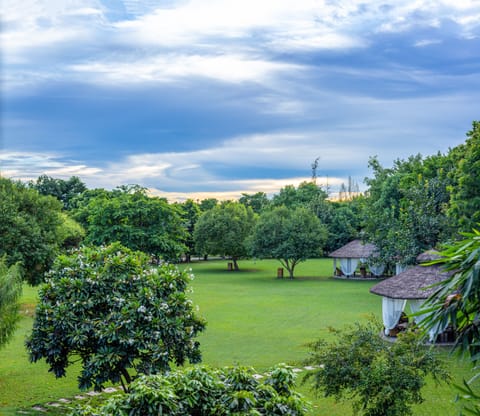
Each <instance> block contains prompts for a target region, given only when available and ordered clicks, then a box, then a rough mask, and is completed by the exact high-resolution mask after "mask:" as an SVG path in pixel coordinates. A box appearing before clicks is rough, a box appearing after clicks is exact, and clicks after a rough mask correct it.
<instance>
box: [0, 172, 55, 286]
mask: <svg viewBox="0 0 480 416" xmlns="http://www.w3.org/2000/svg"><path fill="white" fill-rule="evenodd" d="M61 209H62V206H61V203H60V202H59V201H57V200H55V199H54V198H52V197H47V196H43V195H40V194H39V193H38V192H37V191H35V190H34V189H29V188H28V187H27V186H25V185H24V184H22V183H20V182H14V181H12V180H9V179H5V178H1V177H0V241H1V244H0V256H2V255H6V256H7V257H6V259H7V264H8V265H12V264H15V263H20V264H21V266H22V275H23V278H24V279H25V280H26V281H28V282H29V283H30V284H32V285H35V284H38V283H39V282H41V281H42V280H43V274H44V272H45V271H46V270H48V269H49V268H50V265H51V264H52V261H53V259H54V258H55V256H56V254H57V252H58V249H59V246H60V244H61V243H62V237H61V236H60V235H59V231H60V230H61V224H62V222H63V221H62V218H61V216H60V213H61Z"/></svg>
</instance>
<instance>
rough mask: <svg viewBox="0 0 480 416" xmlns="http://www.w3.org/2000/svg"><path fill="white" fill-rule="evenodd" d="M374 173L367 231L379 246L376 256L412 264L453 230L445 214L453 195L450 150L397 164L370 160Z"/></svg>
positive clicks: (370, 186)
mask: <svg viewBox="0 0 480 416" xmlns="http://www.w3.org/2000/svg"><path fill="white" fill-rule="evenodd" d="M369 165H370V167H371V168H372V169H373V172H374V178H370V179H368V178H367V179H366V183H367V185H368V186H369V190H368V194H369V197H368V199H367V201H366V204H365V233H366V235H367V238H368V240H370V241H371V242H373V243H375V245H376V246H377V248H378V251H379V252H378V253H377V255H378V257H380V258H381V259H382V260H383V262H384V263H386V264H389V263H390V265H392V263H393V262H394V261H396V262H400V263H402V264H414V263H415V259H416V256H417V255H418V254H419V253H420V252H422V251H425V250H427V249H431V248H432V247H434V246H435V245H436V244H437V243H438V242H439V241H442V240H443V239H445V238H447V237H448V236H449V235H450V234H451V232H452V231H451V225H450V221H449V218H448V217H447V207H448V203H449V199H450V195H449V192H448V189H449V186H450V183H451V181H450V179H449V174H448V172H450V169H452V166H451V164H450V163H449V158H448V157H447V156H444V155H441V154H437V155H434V156H430V157H428V158H425V159H424V158H422V157H421V156H420V155H417V156H411V157H409V158H408V159H407V160H396V161H395V162H394V166H393V168H390V169H387V168H384V167H382V166H381V165H380V163H379V162H378V160H377V159H376V158H372V159H371V160H370V162H369Z"/></svg>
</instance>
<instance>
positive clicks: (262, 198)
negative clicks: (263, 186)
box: [238, 192, 270, 214]
mask: <svg viewBox="0 0 480 416" xmlns="http://www.w3.org/2000/svg"><path fill="white" fill-rule="evenodd" d="M238 202H240V203H241V204H243V205H245V206H246V207H250V208H252V210H253V212H255V214H260V213H261V212H262V211H263V210H264V209H266V208H268V206H269V205H270V201H269V199H268V198H267V194H266V193H265V192H257V193H255V194H245V193H244V194H242V196H241V197H240V199H239V200H238Z"/></svg>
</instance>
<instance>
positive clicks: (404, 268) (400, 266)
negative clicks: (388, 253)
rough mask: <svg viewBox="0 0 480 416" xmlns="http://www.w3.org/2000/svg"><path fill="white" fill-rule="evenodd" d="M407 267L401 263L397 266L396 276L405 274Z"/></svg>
mask: <svg viewBox="0 0 480 416" xmlns="http://www.w3.org/2000/svg"><path fill="white" fill-rule="evenodd" d="M407 267H408V266H407V265H405V264H401V263H397V264H395V274H400V273H402V272H404V271H405V270H407Z"/></svg>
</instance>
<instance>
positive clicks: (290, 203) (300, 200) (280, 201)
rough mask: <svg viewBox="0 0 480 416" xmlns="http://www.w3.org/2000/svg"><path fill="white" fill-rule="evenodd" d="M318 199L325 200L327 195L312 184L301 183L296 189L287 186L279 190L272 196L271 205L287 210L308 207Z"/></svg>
mask: <svg viewBox="0 0 480 416" xmlns="http://www.w3.org/2000/svg"><path fill="white" fill-rule="evenodd" d="M319 198H320V199H326V198H327V193H326V192H325V191H323V190H322V188H321V187H319V186H317V185H316V184H315V183H313V182H302V183H301V184H300V185H298V188H295V187H294V186H293V185H287V186H285V187H283V188H282V189H280V192H279V193H278V194H276V195H274V196H273V199H272V205H273V206H275V207H279V206H282V205H284V206H286V207H287V208H297V207H309V206H311V205H312V204H314V203H315V201H316V200H317V199H319Z"/></svg>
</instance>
